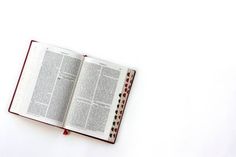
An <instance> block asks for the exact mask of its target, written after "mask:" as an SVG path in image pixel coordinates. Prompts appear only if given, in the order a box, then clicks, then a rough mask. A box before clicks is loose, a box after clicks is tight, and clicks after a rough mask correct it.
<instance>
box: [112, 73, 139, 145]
mask: <svg viewBox="0 0 236 157" xmlns="http://www.w3.org/2000/svg"><path fill="white" fill-rule="evenodd" d="M134 76H135V70H132V69H129V70H128V72H127V75H126V79H125V83H124V86H123V89H122V92H121V93H120V94H119V97H120V98H119V100H118V103H117V109H116V111H115V116H114V120H113V124H112V127H111V131H110V134H109V139H108V141H109V142H111V143H115V140H116V137H117V134H118V130H119V127H120V123H121V120H122V116H123V113H124V109H125V106H126V103H127V100H128V96H129V93H130V90H131V87H132V84H133V80H134Z"/></svg>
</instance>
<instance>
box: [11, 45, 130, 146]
mask: <svg viewBox="0 0 236 157" xmlns="http://www.w3.org/2000/svg"><path fill="white" fill-rule="evenodd" d="M134 76H135V70H132V69H129V68H126V67H123V66H120V65H117V64H114V63H110V62H107V61H104V60H100V59H97V58H93V57H90V56H86V55H82V54H79V53H77V52H74V51H71V50H68V49H64V48H60V47H57V46H53V45H49V44H45V43H40V42H37V41H31V43H30V46H29V49H28V52H27V55H26V58H25V62H24V64H23V68H22V71H21V74H20V77H19V80H18V82H17V86H16V89H15V92H14V94H13V97H12V101H11V104H10V107H9V112H10V113H14V114H17V115H20V116H23V117H26V118H30V119H33V120H36V121H39V122H43V123H46V124H49V125H53V126H56V127H59V128H62V129H66V130H69V131H72V132H76V133H80V134H83V135H86V136H90V137H94V138H97V139H100V140H103V141H106V142H109V143H115V140H116V137H117V133H118V130H119V126H120V124H121V120H122V115H123V113H124V109H125V106H126V102H127V98H128V96H129V93H130V89H131V86H132V83H133V79H134Z"/></svg>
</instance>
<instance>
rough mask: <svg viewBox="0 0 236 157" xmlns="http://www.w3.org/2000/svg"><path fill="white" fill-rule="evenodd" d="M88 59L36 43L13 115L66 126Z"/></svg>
mask: <svg viewBox="0 0 236 157" xmlns="http://www.w3.org/2000/svg"><path fill="white" fill-rule="evenodd" d="M83 59H84V56H83V55H81V54H78V53H76V52H74V51H71V50H68V49H63V48H60V47H57V46H52V45H48V44H44V43H39V42H32V44H31V47H30V50H29V53H28V57H27V60H26V63H25V67H24V69H23V72H22V75H21V78H20V82H19V84H18V87H17V90H16V93H15V96H14V99H13V102H12V104H11V108H10V111H11V112H14V113H18V114H20V115H22V116H25V117H28V118H32V119H35V120H38V121H42V122H45V123H49V124H52V125H56V126H59V127H62V126H63V121H64V117H65V114H66V112H67V109H68V106H69V103H70V99H71V95H72V93H73V89H74V86H75V82H76V80H77V77H78V75H79V71H80V67H81V66H82V63H83Z"/></svg>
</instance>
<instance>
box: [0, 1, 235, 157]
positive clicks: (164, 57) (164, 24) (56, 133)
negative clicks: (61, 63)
mask: <svg viewBox="0 0 236 157" xmlns="http://www.w3.org/2000/svg"><path fill="white" fill-rule="evenodd" d="M235 8H236V3H235V1H233V0H232V1H229V0H212V1H210V0H197V1H191V0H179V1H177V0H172V1H171V0H153V1H151V0H142V1H141V0H133V1H132V0H119V1H113V0H94V1H92V0H86V1H78V0H74V1H72V0H65V1H61V0H54V1H52V0H39V1H34V0H20V1H19V0H18V1H17V0H15V1H13V0H1V1H0V54H1V55H0V64H1V65H0V156H1V157H18V156H22V157H23V156H24V157H32V156H34V157H41V156H43V157H48V156H55V157H60V156H62V157H65V156H85V157H94V156H96V157H99V156H101V157H111V156H115V157H130V156H155V157H235V156H236V44H235V42H236V9H235ZM31 39H34V40H38V41H41V42H46V43H50V44H55V45H59V46H61V47H65V48H69V49H72V50H75V51H79V52H83V53H86V54H88V55H91V56H95V57H99V58H102V59H105V60H109V61H112V62H115V63H119V64H122V65H125V66H128V67H132V68H135V69H136V70H137V76H136V79H135V81H134V86H133V89H132V91H131V95H130V98H129V101H128V104H127V108H126V112H125V115H124V119H123V121H122V125H121V128H120V132H119V135H118V139H117V141H116V144H115V145H111V144H108V143H105V142H102V141H98V140H95V139H92V138H88V137H85V136H82V135H78V134H70V135H69V136H63V135H62V130H60V129H57V128H54V127H50V126H47V125H44V124H41V123H38V122H34V121H31V120H27V119H24V118H22V117H19V116H15V115H12V114H10V113H8V112H7V108H8V106H9V103H10V100H11V96H12V94H13V91H14V88H15V85H16V82H17V79H18V75H19V73H20V70H21V66H22V63H23V60H24V57H25V54H26V51H27V48H28V45H29V42H30V40H31Z"/></svg>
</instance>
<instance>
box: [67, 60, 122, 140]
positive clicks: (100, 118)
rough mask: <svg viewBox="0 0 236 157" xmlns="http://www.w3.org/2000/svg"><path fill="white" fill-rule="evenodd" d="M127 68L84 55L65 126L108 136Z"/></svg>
mask: <svg viewBox="0 0 236 157" xmlns="http://www.w3.org/2000/svg"><path fill="white" fill-rule="evenodd" d="M126 73H127V68H125V67H121V66H118V65H116V64H113V63H109V62H106V61H102V60H99V59H94V58H90V57H85V60H84V62H83V66H82V68H81V72H80V76H79V78H78V82H77V85H76V87H75V91H74V94H73V97H72V102H71V105H70V108H69V111H68V114H67V118H66V122H65V128H67V129H69V130H73V131H76V132H80V133H83V134H87V135H90V136H94V137H97V138H101V139H105V140H107V139H108V136H109V132H110V129H111V125H112V121H113V119H114V113H115V110H116V107H117V103H118V99H119V93H120V92H121V90H122V87H123V85H124V81H125V76H126Z"/></svg>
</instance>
